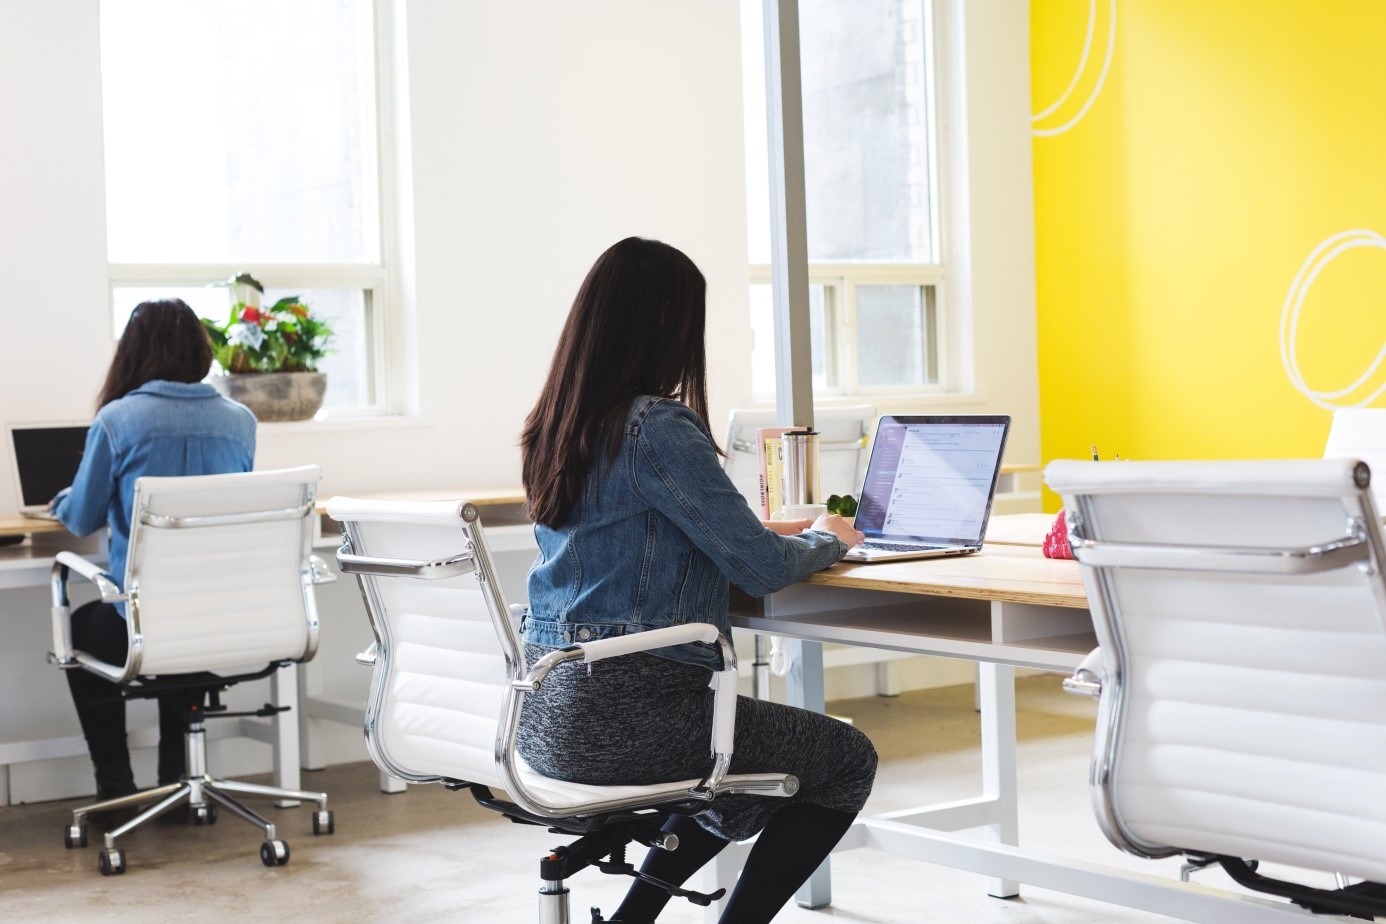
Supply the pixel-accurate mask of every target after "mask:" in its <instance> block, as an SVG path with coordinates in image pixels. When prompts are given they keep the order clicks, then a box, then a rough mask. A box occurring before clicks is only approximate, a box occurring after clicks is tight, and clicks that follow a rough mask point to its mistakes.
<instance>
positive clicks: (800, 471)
mask: <svg viewBox="0 0 1386 924" xmlns="http://www.w3.org/2000/svg"><path fill="white" fill-rule="evenodd" d="M780 439H781V440H782V441H783V447H784V449H783V452H784V499H783V504H782V506H788V505H790V504H817V503H820V501H819V488H818V434H817V433H816V432H814V431H813V430H791V431H790V432H788V433H786V434H784V436H782V437H781V438H780Z"/></svg>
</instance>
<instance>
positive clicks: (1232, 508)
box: [1045, 461, 1386, 882]
mask: <svg viewBox="0 0 1386 924" xmlns="http://www.w3.org/2000/svg"><path fill="white" fill-rule="evenodd" d="M1368 478H1369V476H1368V474H1367V471H1366V467H1365V466H1363V465H1361V464H1360V463H1354V462H1351V461H1336V462H1332V461H1322V462H1320V461H1268V462H1154V463H1140V462H1129V463H1127V462H1120V463H1110V462H1107V463H1093V462H1073V461H1057V462H1053V463H1051V464H1050V465H1049V467H1048V468H1047V469H1046V470H1045V480H1046V482H1047V483H1048V485H1049V486H1050V487H1051V488H1052V489H1054V490H1055V491H1058V492H1059V493H1060V494H1062V495H1063V500H1064V505H1065V508H1066V510H1068V511H1069V515H1070V530H1071V531H1072V535H1073V542H1074V548H1075V554H1076V555H1077V556H1078V558H1079V560H1080V562H1082V570H1083V580H1084V584H1085V587H1086V589H1087V594H1088V599H1089V603H1090V606H1091V608H1092V614H1093V621H1094V624H1095V628H1096V631H1097V635H1098V639H1099V641H1100V643H1101V647H1102V662H1103V677H1102V697H1101V706H1100V714H1099V717H1098V730H1097V740H1096V744H1095V749H1094V752H1093V775H1092V781H1093V785H1094V787H1095V789H1094V805H1095V807H1096V809H1097V815H1098V820H1099V822H1100V823H1101V825H1102V827H1103V829H1104V831H1105V832H1106V833H1107V835H1108V837H1109V838H1111V839H1112V840H1113V842H1114V843H1117V844H1118V846H1121V847H1123V848H1124V849H1126V850H1129V851H1130V852H1133V853H1138V854H1141V855H1144V856H1166V855H1169V854H1171V853H1175V852H1200V853H1215V854H1223V855H1229V856H1234V857H1245V858H1256V859H1260V860H1266V861H1273V862H1281V863H1288V864H1291V865H1294V866H1299V867H1307V868H1310V869H1316V870H1325V871H1337V872H1342V873H1347V874H1350V875H1356V876H1363V877H1366V878H1368V879H1371V880H1374V881H1378V882H1381V881H1386V850H1383V845H1386V628H1384V625H1383V621H1384V620H1386V585H1383V580H1382V574H1381V568H1382V565H1383V561H1382V559H1383V548H1382V538H1381V532H1380V529H1379V528H1378V525H1377V524H1378V522H1379V521H1378V520H1377V516H1376V510H1375V507H1374V505H1373V502H1372V498H1371V495H1370V493H1369V491H1368V490H1367V481H1368ZM1335 546H1339V547H1338V548H1337V549H1336V550H1334V547H1335ZM1314 549H1318V550H1320V551H1318V552H1314V551H1312V550H1314ZM1291 550H1295V551H1291Z"/></svg>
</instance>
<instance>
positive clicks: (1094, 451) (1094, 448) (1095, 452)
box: [1092, 443, 1097, 462]
mask: <svg viewBox="0 0 1386 924" xmlns="http://www.w3.org/2000/svg"><path fill="white" fill-rule="evenodd" d="M1092 460H1093V461H1094V462H1096V461H1097V444H1096V443H1093V444H1092Z"/></svg>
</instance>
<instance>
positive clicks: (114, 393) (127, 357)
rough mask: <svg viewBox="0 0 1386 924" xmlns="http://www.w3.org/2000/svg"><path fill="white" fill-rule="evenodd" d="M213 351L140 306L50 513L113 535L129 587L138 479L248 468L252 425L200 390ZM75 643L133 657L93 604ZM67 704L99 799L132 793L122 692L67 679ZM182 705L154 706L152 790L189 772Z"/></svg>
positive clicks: (79, 528) (79, 530)
mask: <svg viewBox="0 0 1386 924" xmlns="http://www.w3.org/2000/svg"><path fill="white" fill-rule="evenodd" d="M211 365H212V348H211V344H210V343H209V341H208V340H207V333H206V331H204V330H203V328H202V322H201V321H199V320H198V318H197V315H196V314H195V313H194V312H193V310H192V309H191V308H189V307H188V306H187V304H186V303H185V302H183V301H182V300H181V299H176V298H174V299H164V300H160V301H151V302H143V303H141V304H139V305H137V306H136V307H135V310H134V311H133V312H131V313H130V321H129V323H128V324H126V326H125V332H124V333H123V334H121V337H120V342H119V343H118V344H117V345H116V352H115V358H113V359H112V360H111V368H110V370H109V371H108V372H107V373H106V381H105V384H103V385H102V387H101V395H100V397H99V398H98V399H97V402H96V403H97V407H98V408H99V410H98V412H97V414H96V419H95V420H93V421H92V424H91V427H90V428H89V429H88V430H87V442H86V448H85V449H84V450H83V453H82V464H81V467H80V468H79V469H78V470H77V477H76V478H75V479H74V480H73V482H72V486H71V487H70V488H65V489H64V490H63V491H62V492H61V493H60V494H59V495H58V496H57V497H56V498H54V500H53V502H52V503H51V504H50V505H49V507H50V508H51V509H52V511H53V513H54V514H55V515H56V516H57V518H58V519H59V520H61V521H62V524H63V525H64V526H66V527H67V528H68V529H69V530H70V531H71V532H73V533H74V534H76V535H78V536H86V535H88V534H90V533H94V532H96V530H98V529H100V528H101V527H102V526H108V527H110V542H109V544H110V567H109V568H108V571H109V572H110V574H111V576H112V577H113V578H115V580H116V583H118V584H122V585H123V584H124V583H125V555H126V550H127V549H128V548H129V545H130V510H131V506H132V504H133V502H134V496H135V479H136V478H139V477H140V476H142V475H218V474H224V473H227V472H248V471H250V469H251V466H252V465H253V463H254V460H255V415H254V414H252V413H251V412H250V410H249V409H248V408H246V407H245V406H244V405H241V404H237V403H236V402H234V401H231V400H229V399H227V398H224V397H222V396H221V395H220V394H219V393H218V392H217V390H216V389H215V388H213V387H212V386H210V385H207V384H205V383H204V382H203V381H202V380H203V379H204V378H206V376H207V370H208V369H210V368H211ZM72 642H73V645H74V646H75V647H77V648H80V649H82V650H83V651H85V652H87V653H88V654H91V655H94V656H96V657H97V658H100V659H101V660H102V661H106V662H109V663H111V664H124V663H125V657H126V653H127V647H128V639H127V631H126V625H125V616H124V613H123V612H122V609H121V608H118V607H117V606H116V605H113V604H110V603H101V602H99V601H93V602H91V603H87V604H85V605H83V606H80V607H78V608H77V609H76V610H75V611H74V612H73V614H72ZM66 674H67V683H68V687H69V688H70V689H71V691H72V702H73V704H74V705H75V706H76V707H77V718H78V720H79V721H80V722H81V724H82V734H83V736H84V737H85V738H86V740H87V749H88V750H89V751H90V752H91V759H92V763H93V764H94V765H95V769H96V795H97V798H98V799H101V800H105V799H113V798H115V797H116V796H123V795H128V794H130V793H132V792H134V791H135V780H134V775H133V773H132V772H131V769H130V752H129V750H128V748H127V746H126V742H125V703H124V702H122V701H121V699H120V688H119V687H118V686H116V685H115V684H113V683H111V682H110V681H108V680H105V679H103V678H101V677H98V676H97V675H96V674H92V673H90V672H88V671H78V670H74V671H67V672H66ZM186 698H187V694H184V693H178V692H174V693H166V694H164V695H162V696H160V697H159V766H158V782H159V784H160V785H163V784H165V783H173V782H177V781H178V779H179V778H180V777H182V775H183V772H184V769H185V768H184V763H185V756H184V746H183V708H184V700H185V699H186Z"/></svg>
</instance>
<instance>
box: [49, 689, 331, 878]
mask: <svg viewBox="0 0 1386 924" xmlns="http://www.w3.org/2000/svg"><path fill="white" fill-rule="evenodd" d="M278 667H279V665H277V664H276V665H273V666H271V667H268V668H266V669H264V670H262V671H258V672H256V673H253V674H243V675H238V676H236V677H231V678H217V677H215V676H212V675H208V676H203V677H180V678H177V679H176V680H172V681H171V682H166V683H161V682H160V681H158V680H150V681H147V682H145V683H142V684H138V685H132V686H130V687H127V688H126V689H125V690H124V691H123V695H124V696H125V697H126V698H129V699H144V698H149V697H154V696H158V695H159V694H160V693H164V692H168V691H171V690H179V689H182V690H188V689H191V690H197V689H199V688H200V689H203V690H205V691H206V694H205V698H206V699H208V700H209V704H208V705H207V706H205V707H204V706H203V705H202V703H201V702H198V703H196V704H190V705H189V706H188V708H187V713H186V723H187V724H186V729H185V732H184V748H185V754H186V757H187V772H186V773H184V774H183V778H182V779H181V780H180V781H179V782H177V783H169V784H166V785H163V786H156V787H154V788H153V789H145V790H141V791H140V792H136V793H131V794H130V795H128V796H119V797H117V798H114V799H105V800H103V801H101V802H97V803H94V804H92V805H84V806H82V807H81V808H78V809H75V810H73V812H72V824H71V825H68V826H67V828H66V830H64V832H63V844H64V846H66V847H67V848H68V849H73V848H77V847H86V846H87V817H88V816H90V815H94V814H98V813H103V812H111V811H119V810H121V809H127V808H134V807H136V806H144V805H147V804H148V803H151V802H152V803H154V804H153V805H150V806H149V807H148V808H145V809H144V810H143V811H141V812H140V813H139V814H138V815H136V816H135V817H134V818H131V819H130V820H129V821H126V822H124V823H123V824H120V825H118V826H117V827H115V828H112V829H111V830H110V831H107V832H106V833H105V834H104V835H103V837H104V842H103V845H102V849H101V853H100V855H99V856H98V857H97V862H98V868H99V869H100V870H101V875H103V876H116V875H119V874H121V873H124V872H125V870H126V866H127V865H126V861H125V850H124V849H123V848H121V847H117V846H116V839H117V838H120V837H123V836H125V835H126V834H129V833H130V832H131V831H134V830H135V829H136V828H139V827H141V826H142V825H145V824H147V823H149V822H151V821H153V820H154V819H155V818H158V817H159V816H160V815H163V814H166V813H167V812H170V811H172V810H173V809H175V808H177V807H178V806H180V805H187V806H188V807H189V816H190V819H191V821H192V822H193V824H196V825H211V824H216V821H217V808H218V806H219V805H220V806H224V807H225V808H226V809H227V810H229V811H230V812H231V813H232V814H234V815H236V816H238V817H240V818H243V819H245V820H246V821H248V822H249V823H250V824H252V825H255V826H256V827H259V828H260V829H261V830H263V831H264V832H265V840H264V842H263V843H262V844H261V845H260V862H261V863H263V864H264V865H265V866H283V865H284V864H285V863H288V862H289V845H288V843H287V842H286V841H284V840H283V839H282V838H280V837H279V834H278V831H277V830H276V828H275V825H274V823H273V822H271V821H270V820H269V819H267V818H265V817H264V816H262V815H260V814H258V813H257V812H254V811H252V810H251V809H249V808H247V807H246V806H245V805H242V804H241V802H240V801H238V800H237V799H235V798H233V797H232V795H231V794H232V793H234V794H236V795H239V796H254V797H257V798H265V799H281V800H294V801H301V802H316V803H317V809H316V810H315V811H314V812H313V833H314V834H315V835H317V834H331V833H332V832H333V831H334V830H335V829H336V823H335V821H334V819H333V817H332V812H331V811H329V810H328V808H327V794H326V793H321V792H305V791H300V790H295V789H281V788H279V787H277V786H261V785H259V784H257V783H242V782H238V781H236V780H219V779H216V778H214V777H213V776H212V775H211V774H210V773H208V771H207V732H206V728H205V726H204V721H205V720H206V719H208V718H225V719H229V718H240V717H241V716H260V717H265V716H271V715H275V714H277V713H279V712H282V711H283V710H282V709H277V708H275V707H274V706H268V705H267V706H264V707H262V708H260V709H257V710H255V711H253V712H227V711H226V708H225V707H224V706H223V705H222V704H221V696H220V690H221V687H220V686H219V685H218V686H213V687H209V686H207V683H208V681H209V680H211V681H213V682H215V683H217V684H222V683H226V682H232V681H241V680H253V679H257V678H259V677H264V676H268V675H269V674H270V673H271V672H272V671H273V670H277V669H278Z"/></svg>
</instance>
